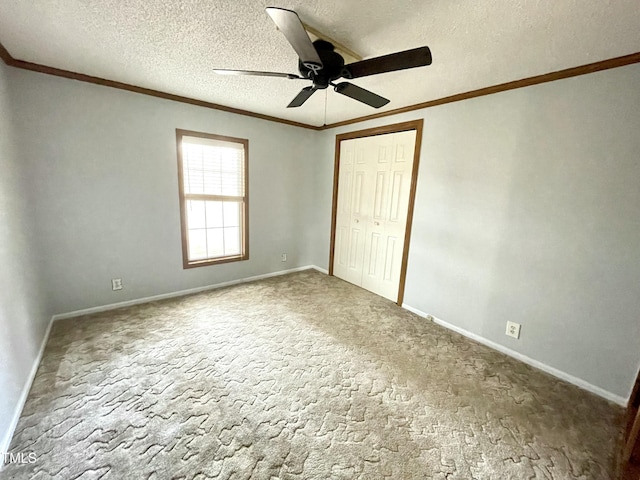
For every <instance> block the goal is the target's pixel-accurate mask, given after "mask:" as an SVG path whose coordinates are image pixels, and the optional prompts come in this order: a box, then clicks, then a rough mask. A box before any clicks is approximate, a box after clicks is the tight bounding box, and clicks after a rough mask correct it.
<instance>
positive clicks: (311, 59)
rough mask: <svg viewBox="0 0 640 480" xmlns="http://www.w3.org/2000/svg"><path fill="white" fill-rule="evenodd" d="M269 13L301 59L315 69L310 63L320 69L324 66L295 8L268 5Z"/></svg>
mask: <svg viewBox="0 0 640 480" xmlns="http://www.w3.org/2000/svg"><path fill="white" fill-rule="evenodd" d="M267 13H268V14H269V16H270V17H271V20H273V23H275V24H276V26H277V27H278V29H279V30H280V31H281V32H282V33H283V34H284V36H285V37H286V38H287V40H288V41H289V43H290V44H291V46H292V47H293V49H294V50H295V51H296V53H297V54H298V57H300V61H301V62H302V63H303V64H304V65H305V66H307V67H308V68H310V69H311V70H314V71H315V69H314V68H313V67H311V66H310V65H313V66H314V67H316V66H317V69H318V70H319V69H320V68H321V67H322V60H320V56H319V55H318V52H317V51H316V49H315V47H314V46H313V43H312V42H311V39H310V38H309V35H308V34H307V31H306V30H305V29H304V26H303V25H302V22H301V21H300V17H298V14H297V13H296V12H294V11H293V10H286V9H284V8H278V7H268V8H267Z"/></svg>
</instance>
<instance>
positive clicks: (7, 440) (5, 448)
mask: <svg viewBox="0 0 640 480" xmlns="http://www.w3.org/2000/svg"><path fill="white" fill-rule="evenodd" d="M52 325H53V317H51V319H50V320H49V325H47V330H46V331H45V333H44V338H43V339H42V342H41V343H40V350H39V351H38V355H37V356H36V359H35V360H34V361H33V365H32V366H31V371H30V372H29V376H28V377H27V381H26V382H25V383H24V386H23V387H22V392H21V393H20V398H19V399H18V403H17V404H16V407H15V410H14V412H13V417H12V418H11V423H10V424H9V429H8V430H7V431H6V432H5V434H4V437H3V439H2V442H1V443H0V453H7V452H9V447H10V446H11V440H12V439H13V434H14V433H15V431H16V427H17V426H18V421H19V420H20V416H21V415H22V410H23V409H24V404H25V403H26V402H27V397H28V396H29V391H30V390H31V385H32V384H33V380H34V379H35V378H36V373H37V371H38V367H39V366H40V361H41V360H42V355H43V354H44V349H45V347H46V346H47V341H48V340H49V335H50V334H51V327H52ZM3 468H4V458H3V459H2V460H0V471H2V469H3Z"/></svg>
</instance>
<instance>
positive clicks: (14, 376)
mask: <svg viewBox="0 0 640 480" xmlns="http://www.w3.org/2000/svg"><path fill="white" fill-rule="evenodd" d="M10 97H11V89H10V83H9V80H8V68H7V67H6V66H5V65H4V64H3V63H2V62H0V452H3V451H5V449H7V447H8V443H9V440H10V438H9V433H10V429H11V428H12V427H13V425H12V421H13V419H14V414H15V413H16V406H17V405H18V404H19V401H20V397H21V394H22V391H23V389H24V387H25V385H26V383H27V381H28V379H29V375H30V372H31V369H32V367H33V366H34V362H35V360H36V358H37V356H38V353H39V350H40V345H41V344H42V341H43V339H44V335H45V331H46V328H47V323H48V320H49V318H50V317H51V312H50V311H49V310H48V307H47V301H46V298H45V295H44V289H43V288H42V287H41V283H40V277H39V275H38V271H37V264H38V261H37V251H36V250H35V248H34V242H33V241H32V240H33V228H32V227H33V225H32V224H31V220H32V218H31V208H30V205H29V202H28V201H27V197H26V196H25V195H24V192H25V189H26V188H27V179H25V177H24V174H23V173H24V172H23V170H22V168H21V167H22V165H21V162H20V156H19V151H18V149H17V144H16V141H15V135H14V129H13V126H12V118H11V117H12V105H11V98H10Z"/></svg>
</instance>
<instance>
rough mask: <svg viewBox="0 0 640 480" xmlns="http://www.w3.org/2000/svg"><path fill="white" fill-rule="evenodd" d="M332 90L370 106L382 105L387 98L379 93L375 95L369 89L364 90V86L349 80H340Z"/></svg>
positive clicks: (378, 106) (387, 101) (386, 101)
mask: <svg viewBox="0 0 640 480" xmlns="http://www.w3.org/2000/svg"><path fill="white" fill-rule="evenodd" d="M334 90H335V91H336V92H338V93H341V94H342V95H346V96H347V97H351V98H353V99H354V100H358V101H359V102H362V103H366V104H367V105H370V106H372V107H373V108H380V107H384V106H385V105H386V104H387V103H389V100H387V99H386V98H384V97H381V96H380V95H376V94H375V93H373V92H370V91H369V90H365V89H364V88H361V87H358V86H357V85H354V84H353V83H349V82H340V83H338V84H337V85H335V88H334Z"/></svg>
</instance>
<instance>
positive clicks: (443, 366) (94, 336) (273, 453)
mask: <svg viewBox="0 0 640 480" xmlns="http://www.w3.org/2000/svg"><path fill="white" fill-rule="evenodd" d="M621 415H622V409H621V408H620V407H616V406H615V405H613V404H610V403H608V402H607V401H605V400H602V399H601V398H598V397H596V396H594V395H591V394H589V393H587V392H584V391H582V390H580V389H578V388H576V387H574V386H571V385H568V384H566V383H564V382H562V381H559V380H557V379H555V378H553V377H551V376H549V375H547V374H545V373H543V372H540V371H538V370H535V369H533V368H531V367H528V366H526V365H524V364H521V363H519V362H518V361H516V360H513V359H511V358H509V357H506V356H504V355H502V354H500V353H497V352H495V351H492V350H490V349H488V348H486V347H484V346H481V345H478V344H476V343H474V342H472V341H470V340H467V339H465V338H464V337H461V336H459V335H457V334H455V333H452V332H449V331H448V330H446V329H444V328H441V327H439V326H437V325H434V324H432V323H430V322H428V321H426V320H425V319H423V318H419V317H417V316H415V315H413V314H411V313H409V312H407V311H405V310H402V309H400V308H399V307H397V306H396V305H394V304H393V303H391V302H389V301H387V300H385V299H382V298H380V297H377V296H375V295H373V294H371V293H369V292H366V291H364V290H361V289H359V288H357V287H354V286H352V285H350V284H347V283H345V282H343V281H341V280H339V279H337V278H333V277H328V276H325V275H323V274H320V273H317V272H315V271H305V272H300V273H296V274H291V275H286V276H282V277H276V278H272V279H269V280H263V281H258V282H255V283H250V284H244V285H239V286H234V287H231V288H226V289H221V290H214V291H211V292H207V293H202V294H198V295H194V296H190V297H182V298H179V299H173V300H167V301H162V302H155V303H150V304H145V305H141V306H136V307H131V308H126V309H121V310H116V311H111V312H106V313H102V314H96V315H91V316H87V317H82V318H76V319H70V320H64V321H60V322H57V323H56V324H55V325H54V328H53V332H52V335H51V338H50V340H49V343H48V345H47V348H46V351H45V354H44V359H43V361H42V365H41V366H40V369H39V371H38V374H37V376H36V379H35V383H34V385H33V388H32V390H31V393H30V395H29V399H28V401H27V404H26V407H25V409H24V412H23V415H22V418H21V419H20V422H19V425H18V428H17V432H16V435H15V437H14V440H13V443H12V451H13V452H35V453H36V455H37V461H36V462H35V463H33V464H27V465H8V466H7V467H5V470H4V471H3V472H2V474H1V475H2V476H4V477H5V478H15V479H50V478H56V479H57V478H60V479H76V478H81V479H98V478H104V479H107V478H109V479H168V478H177V479H192V478H197V479H205V478H216V479H248V478H253V479H267V480H269V479H274V480H275V479H356V478H357V479H382V478H390V479H449V480H454V479H464V480H468V479H500V480H502V479H563V480H564V479H589V480H592V479H609V478H611V471H612V465H613V458H614V450H615V445H616V441H617V439H618V435H619V429H620V423H621Z"/></svg>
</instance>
